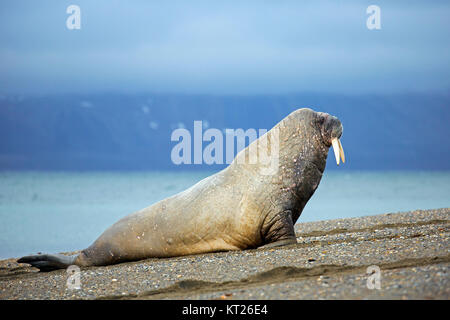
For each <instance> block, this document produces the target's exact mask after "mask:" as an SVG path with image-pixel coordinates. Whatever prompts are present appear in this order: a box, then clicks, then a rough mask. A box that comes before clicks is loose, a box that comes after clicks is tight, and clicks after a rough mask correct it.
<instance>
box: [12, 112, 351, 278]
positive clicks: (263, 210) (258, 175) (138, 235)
mask: <svg viewBox="0 0 450 320" xmlns="http://www.w3.org/2000/svg"><path fill="white" fill-rule="evenodd" d="M342 130H343V128H342V124H341V122H340V121H339V120H338V119H337V118H336V117H334V116H331V115H329V114H327V113H323V112H315V111H313V110H311V109H309V108H302V109H298V110H296V111H294V112H292V113H291V114H289V115H288V116H287V117H286V118H284V119H283V120H281V121H280V122H279V123H278V124H276V125H275V127H273V128H272V129H271V130H270V131H268V132H266V134H264V135H263V136H261V137H260V138H259V139H257V140H255V141H253V142H252V143H251V144H249V145H248V146H247V148H245V149H243V150H242V151H240V152H239V153H238V154H237V155H236V157H235V158H234V160H233V162H232V163H231V164H230V165H229V166H228V167H226V168H225V169H223V170H222V171H219V172H218V173H216V174H213V175H211V176H209V177H207V178H205V179H203V180H201V181H200V182H198V183H197V184H195V185H193V186H192V187H190V188H188V189H187V190H185V191H182V192H180V193H178V194H176V195H174V196H171V197H169V198H166V199H164V200H161V201H159V202H157V203H155V204H153V205H151V206H149V207H147V208H144V209H142V210H140V211H137V212H135V213H131V214H130V215H128V216H125V217H124V218H122V219H121V220H119V221H118V222H116V223H115V224H113V225H112V226H111V227H109V228H108V229H107V230H106V231H105V232H104V233H103V234H101V235H100V237H99V238H98V239H97V240H95V242H94V243H93V244H92V245H91V246H89V247H88V248H87V249H84V250H82V251H81V252H80V253H79V254H78V255H73V256H66V255H62V254H38V255H31V256H25V257H22V258H20V259H19V260H17V262H19V263H28V264H31V265H32V266H34V267H37V268H39V269H40V270H41V271H50V270H54V269H59V268H67V267H68V266H70V265H77V266H80V267H88V266H104V265H111V264H116V263H120V262H125V261H136V260H143V259H147V258H152V257H174V256H182V255H190V254H198V253H207V252H217V251H229V250H245V249H251V248H259V247H272V246H282V245H288V244H294V243H296V242H297V240H296V236H295V232H294V224H295V223H296V221H297V219H298V218H299V216H300V214H301V213H302V211H303V208H304V207H305V205H306V203H307V202H308V200H309V199H310V198H311V196H312V195H313V193H314V191H315V190H316V189H317V187H318V185H319V183H320V180H321V178H322V174H323V172H324V170H325V165H326V160H327V156H328V150H329V148H330V146H333V148H334V152H335V157H336V162H337V164H338V165H339V160H340V159H341V160H342V161H343V162H345V156H344V150H343V148H342V145H341V143H340V140H339V138H340V137H341V135H342ZM263 149H264V150H263ZM269 151H270V152H269ZM274 151H276V152H274ZM264 152H265V154H266V155H269V156H267V157H266V158H267V159H269V160H270V165H272V167H275V170H272V172H271V170H262V169H267V168H268V167H270V165H268V162H267V161H266V162H264V163H263V161H256V162H255V161H253V163H252V162H251V161H250V158H251V156H252V155H253V156H254V155H255V154H256V155H257V156H260V155H262V154H264ZM262 158H264V157H261V159H262ZM253 159H254V158H253ZM258 159H259V158H258ZM267 159H266V160H267ZM274 163H275V166H273V164H274ZM272 169H273V168H272Z"/></svg>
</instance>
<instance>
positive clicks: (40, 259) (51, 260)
mask: <svg viewBox="0 0 450 320" xmlns="http://www.w3.org/2000/svg"><path fill="white" fill-rule="evenodd" d="M76 257H77V256H65V255H62V254H36V255H32V256H26V257H22V258H20V259H19V260H17V262H18V263H28V264H31V265H32V266H33V267H36V268H38V269H39V270H40V271H52V270H56V269H65V268H67V267H68V266H70V265H72V264H74V262H75V259H76Z"/></svg>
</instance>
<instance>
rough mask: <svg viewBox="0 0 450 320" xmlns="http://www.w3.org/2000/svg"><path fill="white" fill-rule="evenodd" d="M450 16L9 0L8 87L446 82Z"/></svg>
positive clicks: (334, 88)
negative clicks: (77, 20) (376, 24)
mask: <svg viewBox="0 0 450 320" xmlns="http://www.w3.org/2000/svg"><path fill="white" fill-rule="evenodd" d="M71 4H76V5H78V6H80V8H81V29H80V30H68V29H67V27H66V19H67V18H68V17H69V14H67V13H66V8H67V7H68V6H69V5H71ZM371 4H376V5H378V6H379V7H380V8H381V30H368V28H367V27H366V20H367V18H368V16H369V15H368V14H367V13H366V9H367V7H368V6H369V5H371ZM449 16H450V1H399V0H397V1H393V0H389V1H378V0H371V1H361V0H357V1H348V0H347V1H337V0H334V1H317V0H314V1H312V0H311V1H298V0H294V1H283V0H273V1H244V0H243V1H225V0H209V1H186V0H184V1H162V0H160V1H148V0H145V1H144V0H127V1H126V0H120V1H119V0H116V1H114V0H95V1H92V0H72V1H62V0H58V1H56V0H53V1H47V0H39V1H35V0H33V1H31V0H30V1H21V0H4V1H1V4H0V93H63V92H82V93H84V92H86V93H90V92H104V91H115V92H117V91H119V92H143V91H145V92H178V93H180V92H181V93H219V94H224V93H233V94H248V93H286V92H303V91H316V92H322V91H327V92H339V93H345V94H349V93H364V92H377V93H380V92H404V91H407V92H410V91H420V92H427V91H441V92H442V91H444V92H447V91H448V89H449V88H450V77H449V74H450V41H449V40H450V18H449Z"/></svg>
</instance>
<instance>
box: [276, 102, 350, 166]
mask: <svg viewBox="0 0 450 320" xmlns="http://www.w3.org/2000/svg"><path fill="white" fill-rule="evenodd" d="M280 125H281V126H280V128H282V129H281V135H280V137H281V140H286V138H287V141H290V142H288V143H287V146H286V147H285V148H284V150H283V148H282V149H281V153H283V152H284V153H285V154H286V155H288V156H289V155H295V154H298V156H297V160H298V161H297V162H296V164H298V165H301V166H305V165H306V164H307V163H312V164H314V166H315V167H317V168H318V169H319V170H320V171H321V172H323V171H324V169H325V164H326V158H327V156H328V150H329V148H330V147H331V146H332V147H333V149H334V155H335V158H336V163H337V164H338V165H339V163H340V161H341V160H342V162H345V154H344V149H343V148H342V144H341V142H340V140H339V139H340V138H341V136H342V132H343V127H342V124H341V122H340V121H339V119H338V118H336V117H334V116H332V115H330V114H328V113H325V112H316V111H314V110H312V109H309V108H302V109H298V110H296V111H294V112H293V113H292V114H290V115H289V116H288V117H286V118H285V119H284V120H283V121H282V122H280ZM288 159H289V158H288ZM288 163H289V160H288V161H287V163H286V164H287V165H289V164H288ZM294 166H295V165H294Z"/></svg>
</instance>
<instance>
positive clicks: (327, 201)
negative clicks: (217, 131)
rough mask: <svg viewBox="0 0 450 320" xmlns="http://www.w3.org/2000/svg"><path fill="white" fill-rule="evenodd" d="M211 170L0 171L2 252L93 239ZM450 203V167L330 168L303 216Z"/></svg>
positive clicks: (66, 247)
mask: <svg viewBox="0 0 450 320" xmlns="http://www.w3.org/2000/svg"><path fill="white" fill-rule="evenodd" d="M210 174H211V172H185V173H180V172H176V173H175V172H173V173H171V172H82V173H73V172H0V259H2V258H10V257H19V256H22V255H26V254H30V253H35V252H38V251H41V252H61V251H71V250H78V249H83V248H86V247H87V246H89V245H90V244H91V243H92V242H93V241H94V240H95V239H96V238H97V237H98V236H99V235H100V234H101V233H102V232H103V231H104V230H105V229H106V228H107V227H108V226H110V225H111V224H113V223H114V222H116V221H117V220H118V219H119V218H121V217H123V216H125V215H127V214H128V213H131V212H133V211H136V210H139V209H142V208H144V207H147V206H148V205H150V204H152V203H154V202H156V201H158V200H161V199H163V198H165V197H167V196H170V195H173V194H175V193H177V192H179V191H182V190H184V189H186V188H187V187H189V186H191V185H193V184H194V183H196V182H197V181H199V180H201V179H202V178H204V177H206V176H208V175H210ZM443 207H450V171H447V172H379V171H377V172H353V171H328V172H326V173H325V175H324V177H323V178H322V182H321V184H320V186H319V188H318V189H317V191H316V193H315V194H314V196H313V197H312V199H311V200H310V201H309V203H308V204H307V206H306V208H305V210H304V211H303V214H302V216H301V217H300V219H299V221H298V222H305V221H315V220H325V219H335V218H347V217H358V216H365V215H375V214H380V213H387V212H399V211H409V210H415V209H433V208H443Z"/></svg>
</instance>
